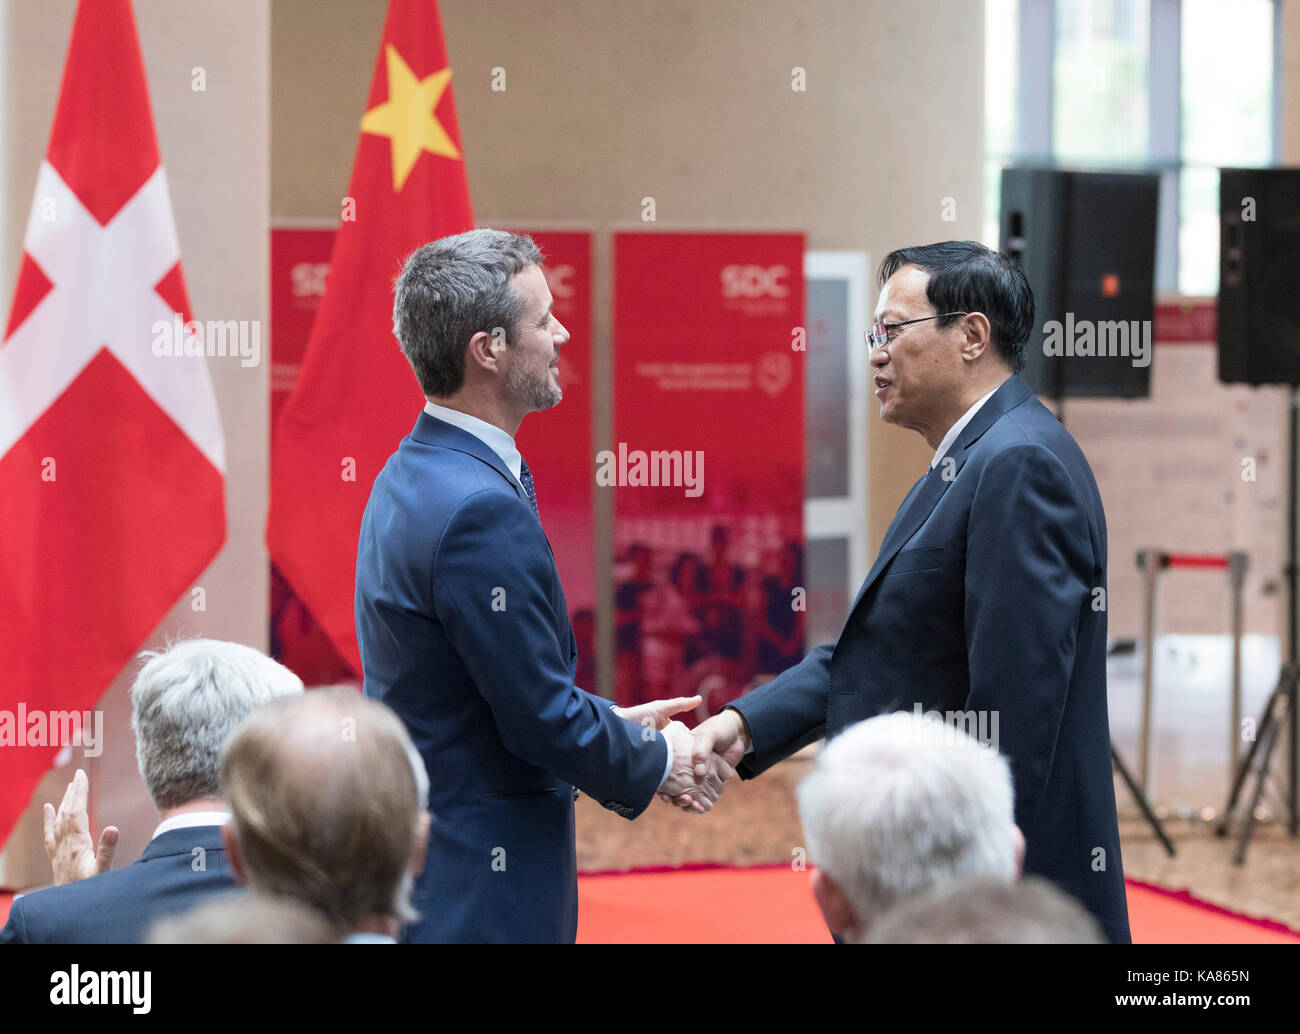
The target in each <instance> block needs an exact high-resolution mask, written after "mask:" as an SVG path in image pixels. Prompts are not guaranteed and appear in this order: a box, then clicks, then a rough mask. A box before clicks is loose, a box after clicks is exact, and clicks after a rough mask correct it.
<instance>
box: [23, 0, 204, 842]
mask: <svg viewBox="0 0 1300 1034" xmlns="http://www.w3.org/2000/svg"><path fill="white" fill-rule="evenodd" d="M178 314H179V319H178ZM189 320H190V315H189V302H188V299H187V296H186V291H185V281H184V279H183V277H182V275H181V264H180V244H179V241H178V240H177V236H176V227H175V223H174V221H173V218H172V208H171V201H170V198H169V194H168V189H167V177H166V174H165V173H164V171H163V167H162V162H161V158H160V156H159V152H158V144H157V140H156V138H155V136H154V127H153V114H152V112H151V110H150V105H149V94H148V88H147V85H146V82H145V75H144V63H143V61H142V60H141V56H140V47H139V42H138V40H137V38H136V32H135V22H134V19H133V17H132V14H131V7H130V4H129V2H128V0H81V2H80V4H79V5H78V7H77V14H76V20H75V22H74V24H73V29H72V41H71V43H70V45H69V49H68V58H67V64H66V66H65V68H64V72H63V84H62V87H61V88H60V93H59V102H58V108H57V110H56V113H55V116H54V126H53V129H52V131H51V133H50V143H49V147H48V149H47V151H46V155H45V160H44V161H43V162H42V163H41V167H40V172H39V174H38V176H37V180H36V196H35V199H34V201H33V203H32V210H31V215H30V217H29V219H28V223H27V232H26V236H25V238H24V242H23V257H22V265H21V268H20V270H19V274H18V284H17V287H16V289H15V292H14V300H13V306H12V308H11V310H10V315H9V323H8V326H7V328H6V330H5V336H4V340H3V343H0V711H3V712H7V713H8V714H10V715H12V714H15V713H19V710H20V709H19V707H18V705H19V704H20V703H21V704H23V705H24V709H25V711H26V712H27V713H28V714H31V713H32V712H33V711H37V710H44V711H46V712H49V711H70V710H77V711H83V710H87V709H90V708H93V707H94V705H95V702H96V701H97V700H98V699H99V697H100V696H101V695H102V694H103V693H104V691H105V690H106V689H107V688H108V686H109V685H110V683H111V682H112V681H113V679H114V678H115V677H116V676H117V675H118V673H119V672H120V671H121V670H122V668H123V667H124V666H125V665H126V664H127V663H128V662H129V661H130V660H131V657H132V655H133V654H134V653H135V652H136V651H137V650H139V649H140V648H141V646H142V645H144V643H145V641H146V639H147V637H148V636H149V635H150V633H151V632H152V631H153V630H154V629H155V627H156V626H157V625H158V623H159V622H160V621H161V620H162V619H163V617H164V616H165V615H166V614H167V611H168V610H169V609H170V608H171V607H172V605H173V604H175V603H176V601H177V599H178V598H179V597H180V596H181V594H182V593H184V592H185V590H186V589H187V588H188V587H189V586H191V585H192V584H193V583H194V581H195V579H196V578H197V577H198V576H199V575H200V574H201V572H202V571H203V570H204V569H205V568H206V567H207V565H208V563H209V562H210V561H211V559H212V558H213V556H215V555H216V552H217V551H218V549H220V547H221V544H222V542H223V541H224V539H225V526H226V521H225V477H224V470H225V443H224V439H223V436H222V431H221V420H220V416H219V414H218V412H217V404H216V397H215V395H214V393H213V390H212V382H211V380H210V379H209V376H208V370H207V367H206V365H205V363H206V360H205V359H204V358H203V356H202V354H201V352H202V349H199V350H198V351H199V352H200V354H189V355H186V354H183V353H184V352H185V351H186V350H187V349H183V348H182V347H181V343H180V342H177V343H176V344H175V346H174V347H172V348H168V349H164V350H163V352H164V353H165V354H162V355H159V354H157V351H158V350H157V348H156V338H157V335H158V333H159V330H158V328H159V327H161V326H164V325H165V326H169V327H170V326H175V325H177V324H183V323H187V322H188V321H189ZM188 351H190V352H193V351H194V349H193V348H189V349H188ZM119 735H120V734H119ZM29 742H30V740H29ZM62 746H66V745H65V744H60V743H47V744H44V745H40V744H38V745H36V746H31V745H23V746H19V745H17V744H15V743H6V742H5V741H4V739H3V738H2V737H0V843H2V842H3V841H4V840H5V839H6V838H7V837H8V835H9V832H10V830H11V829H12V827H13V824H14V822H15V821H16V820H17V818H18V816H19V815H20V814H21V813H22V811H23V809H24V808H25V807H27V804H28V801H29V799H30V797H31V794H32V791H33V790H34V789H35V787H36V785H37V783H38V782H39V780H40V778H41V777H42V776H43V775H44V774H45V772H47V771H48V770H49V768H50V765H51V764H52V762H53V761H54V758H55V756H56V755H57V753H58V751H59V749H60V748H61V747H62Z"/></svg>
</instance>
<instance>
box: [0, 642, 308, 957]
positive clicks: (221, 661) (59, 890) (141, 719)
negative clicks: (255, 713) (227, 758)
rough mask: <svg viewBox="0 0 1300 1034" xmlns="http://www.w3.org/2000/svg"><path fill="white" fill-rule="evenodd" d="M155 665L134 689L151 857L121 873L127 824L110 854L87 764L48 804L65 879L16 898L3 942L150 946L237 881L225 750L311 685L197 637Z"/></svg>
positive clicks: (50, 835)
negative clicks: (232, 738)
mask: <svg viewBox="0 0 1300 1034" xmlns="http://www.w3.org/2000/svg"><path fill="white" fill-rule="evenodd" d="M142 656H144V657H147V658H148V661H147V663H146V664H145V665H144V667H142V668H141V669H140V673H139V674H138V675H137V676H136V679H135V682H134V683H133V684H132V686H131V728H132V730H133V731H134V733H135V739H136V757H137V759H138V761H139V763H140V775H141V777H142V778H143V779H144V782H145V785H146V786H147V787H148V788H149V793H150V796H152V797H153V800H154V804H155V805H156V806H157V807H158V816H159V819H160V822H159V824H158V827H157V828H156V829H155V830H154V834H153V838H152V839H151V840H150V841H149V844H148V846H147V847H146V848H145V849H144V854H142V855H141V856H140V859H139V860H138V861H136V862H135V863H134V864H133V865H129V866H127V867H126V868H125V869H118V870H112V871H110V870H109V866H110V865H111V864H112V858H113V851H114V849H115V845H116V842H117V830H116V828H115V827H112V826H109V827H107V828H106V829H105V830H104V831H103V833H102V834H101V836H100V839H99V843H98V850H96V847H95V842H94V840H93V839H92V838H91V836H90V829H89V822H88V819H87V815H86V795H87V789H88V787H87V783H86V777H85V775H84V774H83V773H82V772H80V771H78V772H77V774H76V776H75V777H74V778H73V782H72V784H71V786H69V788H68V792H67V794H66V795H65V797H64V800H63V802H62V804H61V805H60V807H59V809H58V811H57V812H56V811H55V809H54V808H53V806H52V805H49V804H47V805H46V806H45V812H46V815H45V841H46V850H47V851H48V852H49V853H50V860H51V862H52V863H53V865H54V876H55V882H56V883H59V884H61V885H60V886H54V887H50V888H48V889H46V890H40V891H36V892H35V893H32V894H24V895H22V896H21V897H18V898H15V899H14V902H13V905H12V907H11V908H10V910H9V919H8V921H7V922H6V923H5V925H4V929H2V930H0V944H6V943H8V944H138V943H141V942H143V940H144V937H145V934H146V933H147V932H148V929H149V927H150V925H151V924H152V923H153V922H154V920H155V919H159V918H162V917H164V916H169V915H175V914H178V913H181V912H184V911H187V910H188V909H190V908H192V907H193V906H195V905H198V904H201V903H203V902H205V901H208V900H210V899H211V898H212V897H213V896H214V895H217V894H222V893H231V892H234V891H235V889H236V886H235V876H234V872H233V871H232V869H231V867H230V863H229V861H228V860H227V855H226V848H225V845H224V843H223V842H222V839H221V827H222V825H224V824H225V823H226V822H227V821H228V820H229V818H230V812H229V810H228V809H227V807H226V803H225V801H224V799H223V798H222V796H221V748H222V744H223V743H224V742H225V738H226V736H227V735H228V734H229V733H230V732H231V731H232V730H233V729H234V728H235V727H236V726H237V725H238V724H239V723H240V722H241V721H242V720H243V719H244V718H245V717H246V716H247V715H248V714H249V713H250V712H251V711H252V710H253V709H254V708H255V707H257V706H258V705H260V704H263V703H266V702H268V701H270V700H274V699H276V698H277V697H282V696H287V695H291V694H300V693H301V692H302V688H303V687H302V680H301V679H299V678H298V676H297V675H295V674H293V672H291V671H289V669H288V668H285V667H284V666H283V665H280V664H277V663H276V662H275V661H273V660H271V658H269V657H267V656H266V655H265V654H262V653H260V652H259V651H257V650H254V649H253V648H251V647H248V646H242V645H240V644H239V643H226V642H219V641H216V640H211V639H190V640H184V641H182V642H179V643H176V644H175V645H173V646H171V647H169V648H168V649H167V650H165V651H163V652H162V653H146V654H144V655H142Z"/></svg>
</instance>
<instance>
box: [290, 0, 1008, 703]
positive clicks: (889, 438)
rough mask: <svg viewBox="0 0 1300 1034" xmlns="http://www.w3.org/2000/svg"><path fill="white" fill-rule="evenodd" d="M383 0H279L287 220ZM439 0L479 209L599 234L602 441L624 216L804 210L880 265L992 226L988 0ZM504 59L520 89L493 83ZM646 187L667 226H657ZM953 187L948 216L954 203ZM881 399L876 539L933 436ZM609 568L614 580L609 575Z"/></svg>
mask: <svg viewBox="0 0 1300 1034" xmlns="http://www.w3.org/2000/svg"><path fill="white" fill-rule="evenodd" d="M385 7H386V4H385V3H384V0H365V2H359V0H276V3H275V4H274V5H273V8H272V61H273V67H274V69H275V75H274V81H273V84H272V119H273V129H274V138H273V140H272V151H271V154H272V170H271V184H272V194H271V196H272V206H273V212H274V214H275V216H277V217H280V218H299V219H304V218H305V219H312V218H337V215H338V211H339V203H340V199H341V198H342V196H343V195H344V193H346V188H347V182H348V175H349V172H350V170H351V164H352V158H353V154H354V151H355V148H356V141H357V125H358V121H359V119H360V116H361V111H362V108H363V107H364V103H365V99H366V91H367V89H368V87H369V82H370V76H371V72H372V70H373V66H374V61H375V55H376V53H377V48H378V43H379V36H380V32H381V30H382V23H383V16H384V10H385ZM440 8H441V12H442V19H443V28H444V30H445V32H446V38H447V49H448V55H449V59H450V62H451V66H452V69H453V71H454V79H453V87H454V89H455V98H456V106H457V112H458V115H459V118H460V126H461V135H462V140H463V144H464V149H465V152H466V156H467V157H466V160H467V165H468V171H469V182H470V191H471V196H472V199H473V203H474V210H475V213H476V215H477V216H478V218H479V220H480V222H485V221H489V220H490V221H491V222H493V223H496V224H499V225H534V226H539V227H540V226H544V225H554V224H571V225H578V226H583V227H587V228H590V229H593V230H595V231H597V234H598V236H597V246H596V268H597V280H596V291H595V318H596V321H595V335H596V341H595V345H596V347H595V350H594V351H595V356H596V364H597V370H596V384H597V387H598V391H597V412H596V414H595V421H596V442H597V445H596V447H597V448H602V447H604V443H606V442H608V441H609V440H610V438H611V434H610V430H609V429H610V426H611V425H610V413H609V407H608V403H607V400H608V398H609V394H610V392H609V385H610V383H611V381H610V371H609V335H610V328H609V326H608V313H609V311H610V305H609V298H610V283H609V250H608V231H610V230H613V229H636V228H655V229H701V228H712V229H719V230H745V229H773V230H791V229H794V230H802V231H804V232H805V233H807V235H808V246H809V247H810V248H853V249H862V250H865V251H866V252H867V253H868V255H869V256H870V257H871V260H872V261H873V262H878V261H879V259H880V258H881V256H883V255H884V254H885V252H887V251H888V250H890V249H891V248H894V247H898V246H900V245H903V244H915V243H923V242H929V241H933V240H942V239H947V238H952V237H972V238H978V236H979V234H980V228H981V219H982V212H981V205H982V197H983V194H982V188H983V183H982V167H983V166H982V159H983V81H984V78H983V8H982V5H981V4H979V3H953V2H952V0H913V2H909V3H906V4H901V3H898V2H897V0H820V2H809V3H793V2H790V0H711V2H709V3H699V2H695V0H691V2H683V0H671V2H657V3H652V4H633V3H626V2H618V0H567V2H563V3H528V4H522V3H517V2H516V3H511V2H507V0H442V2H441V4H440ZM795 66H800V67H802V68H804V69H806V75H807V92H804V93H797V92H795V91H793V90H792V89H791V70H792V69H793V68H794V67H795ZM497 67H501V68H504V69H505V71H506V83H507V88H506V90H505V92H493V91H492V90H491V89H490V82H491V78H492V75H493V72H492V70H493V69H494V68H497ZM647 195H649V196H653V197H654V198H655V201H656V207H657V215H658V221H657V223H656V224H654V226H653V227H647V226H645V224H642V223H641V222H640V212H641V199H642V198H643V197H645V196H647ZM947 197H951V198H953V199H954V200H955V202H956V213H957V220H956V221H955V222H944V221H943V220H942V218H941V214H942V205H943V199H944V198H947ZM868 301H869V302H870V303H874V290H873V291H872V296H871V298H870V299H868ZM871 406H872V413H871V419H870V424H871V431H870V436H869V437H870V450H869V471H868V478H869V485H870V492H871V498H870V512H869V524H870V529H871V538H872V539H873V542H872V544H871V550H872V552H874V550H875V547H876V545H877V544H878V543H879V541H880V539H881V538H882V537H883V535H884V531H885V527H886V526H887V525H888V523H889V520H890V519H891V518H892V516H893V513H894V510H895V508H896V507H897V505H898V502H899V500H900V499H901V498H902V496H903V495H904V493H905V492H906V491H907V489H908V488H909V487H910V486H911V484H912V482H913V481H914V480H915V479H916V477H917V476H919V475H920V473H922V472H923V470H924V468H925V464H926V462H927V460H928V458H929V452H928V450H927V449H926V448H925V446H924V443H923V442H922V440H921V439H920V438H919V437H918V436H917V435H914V434H909V433H907V432H902V431H899V430H897V429H895V428H892V427H884V426H883V425H881V424H880V423H879V422H878V420H877V419H876V415H875V403H874V401H873V402H872V403H871ZM599 505H603V506H605V510H604V511H603V512H601V513H599V514H598V518H599V519H598V548H600V547H602V546H603V547H604V548H603V549H602V550H601V552H600V553H598V555H607V547H608V541H609V539H608V536H609V512H608V505H609V497H608V495H602V496H598V506H599ZM602 585H603V591H604V592H605V593H608V592H609V578H608V572H605V573H604V576H603V578H602ZM607 652H608V651H607ZM606 677H608V673H606ZM608 686H609V684H608V682H602V688H603V689H606V690H607V689H608Z"/></svg>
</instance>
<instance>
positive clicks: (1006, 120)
mask: <svg viewBox="0 0 1300 1034" xmlns="http://www.w3.org/2000/svg"><path fill="white" fill-rule="evenodd" d="M1019 26H1020V2H1019V0H986V2H985V4H984V83H985V87H984V90H985V92H984V243H985V244H986V245H988V246H989V247H990V248H996V247H997V246H998V209H999V207H1000V206H1001V204H1002V169H1003V168H1004V167H1005V166H1007V165H1010V164H1011V162H1012V160H1013V159H1014V157H1015V153H1016V123H1017V118H1016V107H1017V99H1016V91H1017V90H1018V89H1019V82H1020V75H1019V73H1020V62H1019V60H1018V55H1017V48H1018V47H1019V40H1020V28H1019Z"/></svg>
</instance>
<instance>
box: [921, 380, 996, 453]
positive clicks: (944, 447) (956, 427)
mask: <svg viewBox="0 0 1300 1034" xmlns="http://www.w3.org/2000/svg"><path fill="white" fill-rule="evenodd" d="M999 387H1000V385H999ZM997 390H998V389H997V388H994V389H993V391H997ZM993 391H990V392H989V393H988V394H987V395H985V396H984V397H983V398H982V399H980V400H979V401H978V402H976V403H975V405H973V406H971V407H970V409H968V410H966V412H965V413H963V414H962V415H961V416H960V417H959V418H958V419H957V422H956V423H955V424H953V425H952V426H951V427H950V428H948V433H947V434H945V435H944V436H943V441H941V442H940V443H939V448H938V449H936V450H935V453H934V459H932V460H931V461H930V469H931V470H934V468H935V467H937V466H938V465H939V461H940V460H941V459H943V458H944V456H945V455H947V453H948V450H949V449H950V448H952V443H953V442H955V441H956V440H957V436H958V435H959V434H961V433H962V431H963V430H964V429H965V427H966V425H967V424H969V423H970V422H971V421H972V420H973V419H974V418H975V414H976V413H978V412H979V408H980V406H982V405H984V403H985V402H987V401H988V400H989V399H990V398H992V397H993Z"/></svg>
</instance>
